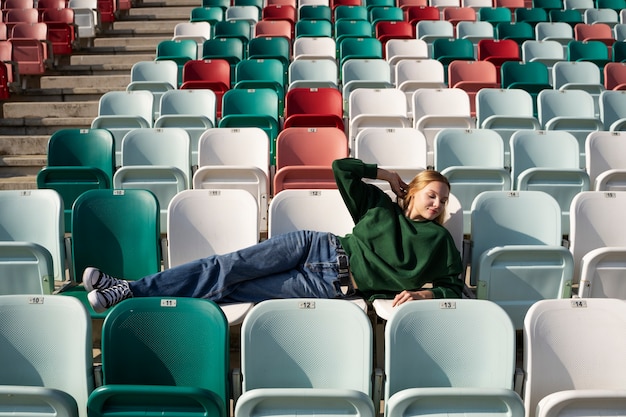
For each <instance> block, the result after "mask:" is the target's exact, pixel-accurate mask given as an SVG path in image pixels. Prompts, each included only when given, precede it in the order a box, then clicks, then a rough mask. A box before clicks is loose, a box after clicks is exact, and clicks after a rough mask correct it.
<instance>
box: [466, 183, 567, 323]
mask: <svg viewBox="0 0 626 417" xmlns="http://www.w3.org/2000/svg"><path fill="white" fill-rule="evenodd" d="M531 212H532V213H533V214H534V215H533V216H532V218H530V217H529V216H528V213H531ZM562 237H563V234H562V231H561V209H560V207H559V205H558V203H557V202H556V200H555V199H554V198H553V197H552V196H550V195H549V194H547V193H545V192H542V191H487V192H484V193H481V194H479V195H478V196H477V197H476V199H475V200H474V203H473V204H472V234H471V241H472V255H471V265H472V268H471V276H470V282H472V283H473V284H475V285H476V286H477V287H476V295H477V297H478V298H479V299H486V300H491V301H493V302H495V303H497V304H498V305H500V306H501V307H502V308H503V309H504V310H505V311H506V312H507V313H508V314H509V316H510V317H511V320H512V322H513V325H514V326H515V329H517V330H521V329H522V326H523V321H524V316H525V314H526V312H527V311H528V309H529V308H530V306H531V305H532V304H534V303H535V302H537V301H539V300H542V299H549V298H553V299H554V298H569V297H570V296H571V291H572V277H573V268H574V261H573V259H572V254H571V253H570V252H569V251H568V250H567V248H565V247H564V246H562V244H561V243H562Z"/></svg>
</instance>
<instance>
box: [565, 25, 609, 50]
mask: <svg viewBox="0 0 626 417" xmlns="http://www.w3.org/2000/svg"><path fill="white" fill-rule="evenodd" d="M574 39H576V40H577V41H600V42H602V43H604V44H605V45H606V46H607V47H609V48H610V47H611V46H612V45H613V43H615V38H614V36H613V30H612V29H611V27H610V26H609V25H607V24H606V23H594V24H588V23H578V24H576V25H575V26H574Z"/></svg>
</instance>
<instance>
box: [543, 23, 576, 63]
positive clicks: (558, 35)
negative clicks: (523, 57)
mask: <svg viewBox="0 0 626 417" xmlns="http://www.w3.org/2000/svg"><path fill="white" fill-rule="evenodd" d="M535 39H536V40H538V41H542V40H553V41H556V42H558V43H560V44H561V46H562V47H563V51H564V55H563V56H565V50H566V48H567V44H568V43H569V42H570V41H573V40H574V28H572V26H571V25H570V24H569V23H567V22H539V23H537V24H536V25H535Z"/></svg>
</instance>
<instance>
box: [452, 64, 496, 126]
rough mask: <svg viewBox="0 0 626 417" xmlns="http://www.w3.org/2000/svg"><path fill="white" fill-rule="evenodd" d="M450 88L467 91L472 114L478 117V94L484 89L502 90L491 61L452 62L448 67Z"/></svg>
mask: <svg viewBox="0 0 626 417" xmlns="http://www.w3.org/2000/svg"><path fill="white" fill-rule="evenodd" d="M448 86H450V87H451V88H460V89H462V90H465V92H466V93H467V95H468V96H469V99H470V113H471V115H472V117H473V116H475V115H476V103H475V99H476V93H478V91H479V90H481V89H482V88H500V83H499V82H498V74H497V71H496V66H495V65H494V64H493V63H491V62H489V61H465V60H456V61H452V62H451V63H450V65H449V66H448Z"/></svg>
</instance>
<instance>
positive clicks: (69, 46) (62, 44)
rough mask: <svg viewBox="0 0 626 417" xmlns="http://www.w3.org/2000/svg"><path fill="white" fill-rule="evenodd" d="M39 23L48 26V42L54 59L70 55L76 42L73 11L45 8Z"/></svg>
mask: <svg viewBox="0 0 626 417" xmlns="http://www.w3.org/2000/svg"><path fill="white" fill-rule="evenodd" d="M41 21H42V22H43V23H45V24H46V25H47V26H48V40H49V41H50V42H51V43H52V52H53V54H54V58H55V59H57V58H59V57H60V56H63V55H72V53H74V48H75V47H77V40H78V39H77V33H76V27H75V25H74V10H73V9H71V8H69V7H62V8H46V9H44V10H43V11H42V12H41ZM57 61H58V60H57ZM56 63H57V64H58V62H56Z"/></svg>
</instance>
